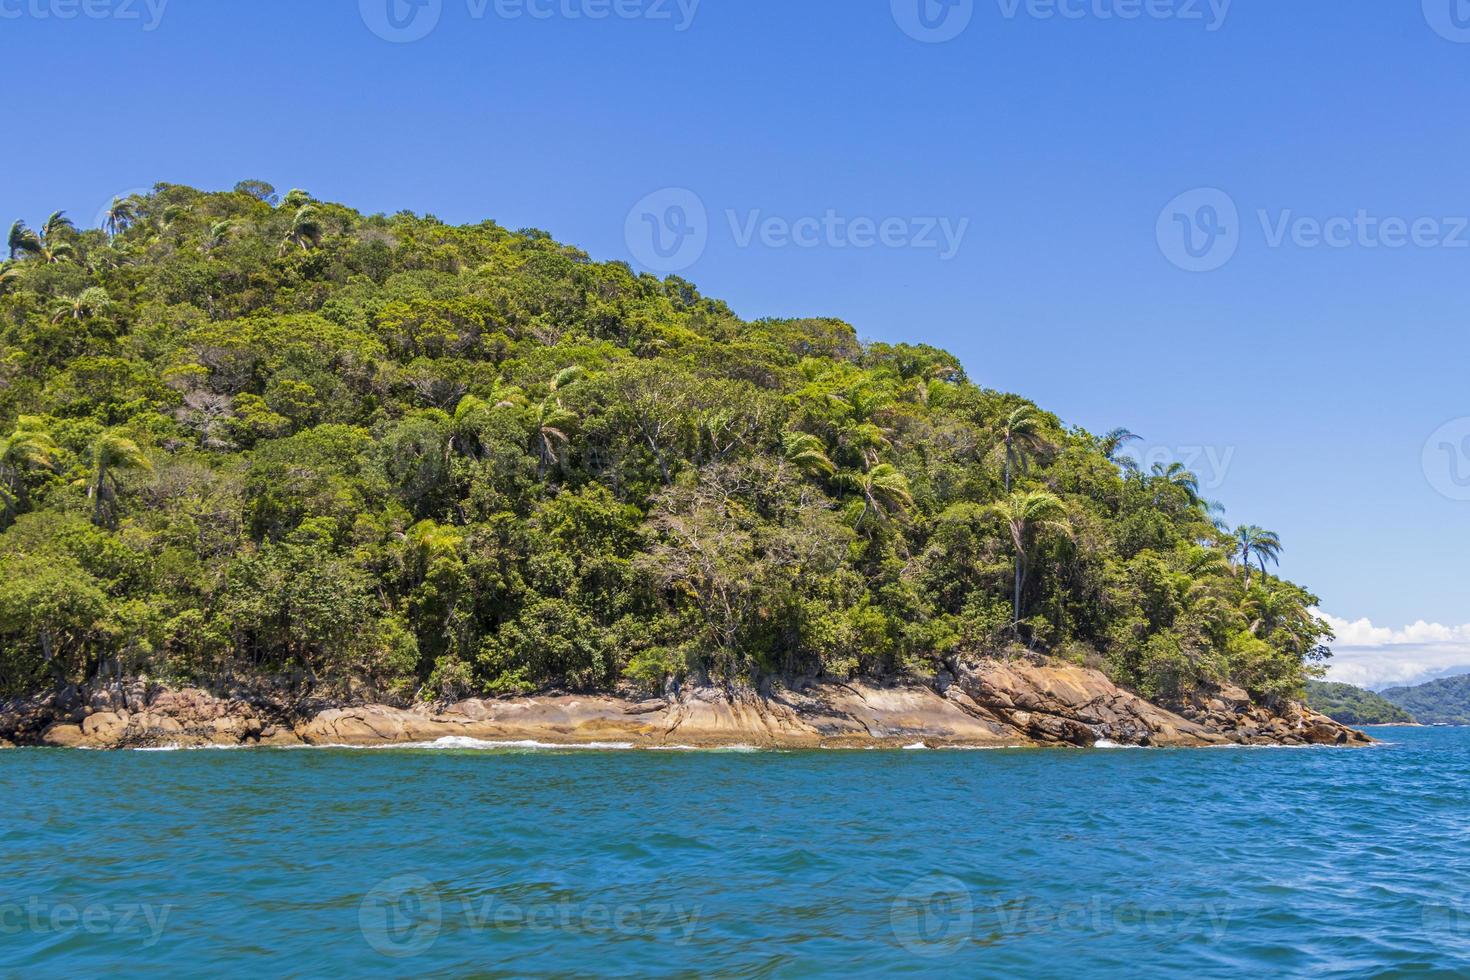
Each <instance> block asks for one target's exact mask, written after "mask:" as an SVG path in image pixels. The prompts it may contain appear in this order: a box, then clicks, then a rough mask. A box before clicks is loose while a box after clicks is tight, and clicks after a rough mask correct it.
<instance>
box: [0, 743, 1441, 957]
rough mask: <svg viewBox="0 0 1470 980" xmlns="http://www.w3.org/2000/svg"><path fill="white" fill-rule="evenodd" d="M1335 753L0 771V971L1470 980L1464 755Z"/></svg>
mask: <svg viewBox="0 0 1470 980" xmlns="http://www.w3.org/2000/svg"><path fill="white" fill-rule="evenodd" d="M1376 734H1378V735H1379V736H1380V737H1381V738H1384V739H1386V740H1387V741H1388V742H1389V744H1387V745H1384V746H1381V747H1376V748H1371V749H1365V750H1360V751H1342V750H1337V751H1334V750H1328V749H1257V750H1252V749H1207V750H1194V751H1157V752H1156V751H1145V750H1095V751H1089V752H1079V751H1040V750H1033V751H975V752H960V751H954V752H947V751H922V752H921V751H912V752H807V753H765V752H746V753H740V752H720V753H709V752H630V751H570V752H568V751H544V750H538V749H536V748H535V747H533V746H519V747H511V748H502V749H495V750H488V749H484V748H478V747H473V746H466V745H463V744H461V745H458V746H444V747H435V748H424V749H406V750H356V751H354V750H334V749H305V750H272V751H233V752H232V751H181V752H123V753H85V752H82V753H68V752H63V751H50V750H21V751H12V752H3V753H0V869H3V878H0V975H4V976H12V975H13V976H41V975H75V976H86V975H102V974H109V975H115V976H125V975H126V976H143V975H147V976H197V975H215V976H303V977H309V976H333V975H345V976H351V975H355V974H365V975H373V976H377V975H388V976H448V975H474V976H487V977H495V976H507V977H509V976H553V975H568V974H577V975H589V974H592V975H621V976H640V977H641V976H673V975H683V976H710V977H760V976H774V977H800V976H825V975H832V974H840V975H843V976H847V977H852V976H894V975H912V976H926V975H933V976H1022V977H1052V976H1087V977H1110V976H1118V977H1125V976H1126V977H1135V976H1179V975H1189V976H1192V977H1207V976H1232V975H1237V974H1241V973H1261V974H1267V975H1305V974H1311V975H1314V976H1345V977H1346V976H1351V977H1359V976H1375V975H1381V976H1404V975H1443V976H1451V975H1466V974H1470V894H1467V888H1470V730H1466V729H1422V730H1418V729H1381V730H1378V731H1377V732H1376Z"/></svg>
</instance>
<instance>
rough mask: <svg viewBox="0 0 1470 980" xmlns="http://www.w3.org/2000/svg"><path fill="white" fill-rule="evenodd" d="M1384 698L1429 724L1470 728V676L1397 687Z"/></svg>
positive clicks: (1384, 693) (1386, 692)
mask: <svg viewBox="0 0 1470 980" xmlns="http://www.w3.org/2000/svg"><path fill="white" fill-rule="evenodd" d="M1383 696H1384V697H1385V698H1386V699H1388V700H1389V701H1392V702H1393V703H1394V704H1396V705H1398V706H1399V707H1401V708H1403V709H1404V710H1405V711H1408V712H1411V713H1412V714H1413V715H1414V717H1415V718H1417V719H1419V721H1420V722H1422V723H1423V724H1425V725H1470V675H1465V676H1462V677H1445V678H1442V679H1440V680H1437V681H1430V682H1429V683H1427V684H1420V685H1418V686H1417V687H1394V688H1390V689H1389V690H1387V691H1384V692H1383Z"/></svg>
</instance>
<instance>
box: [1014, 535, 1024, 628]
mask: <svg viewBox="0 0 1470 980" xmlns="http://www.w3.org/2000/svg"><path fill="white" fill-rule="evenodd" d="M1025 581H1026V559H1025V556H1023V555H1022V554H1021V553H1020V552H1019V551H1018V552H1016V588H1015V595H1014V598H1013V600H1012V607H1013V608H1014V609H1015V614H1016V615H1015V630H1016V635H1017V636H1019V635H1020V634H1021V588H1022V586H1023V584H1024V583H1025Z"/></svg>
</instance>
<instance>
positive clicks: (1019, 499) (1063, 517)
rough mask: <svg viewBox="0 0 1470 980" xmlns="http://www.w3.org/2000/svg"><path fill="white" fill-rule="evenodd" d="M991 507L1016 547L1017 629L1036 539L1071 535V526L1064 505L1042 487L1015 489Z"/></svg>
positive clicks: (1013, 594) (1014, 608) (1015, 606)
mask: <svg viewBox="0 0 1470 980" xmlns="http://www.w3.org/2000/svg"><path fill="white" fill-rule="evenodd" d="M994 508H995V513H996V515H997V516H999V517H1000V518H1001V520H1002V521H1004V522H1005V525H1006V529H1007V530H1008V531H1009V532H1010V535H1011V544H1012V546H1013V547H1014V548H1015V553H1016V574H1015V584H1014V587H1013V590H1012V603H1013V605H1012V608H1013V610H1014V615H1015V620H1014V621H1015V624H1016V628H1017V629H1019V628H1020V623H1021V595H1022V593H1023V591H1024V590H1025V588H1026V575H1027V572H1028V571H1029V570H1030V563H1031V558H1032V555H1033V553H1034V552H1033V549H1034V544H1035V539H1036V538H1037V536H1038V535H1041V534H1056V535H1061V536H1063V537H1071V535H1072V528H1071V526H1070V525H1069V524H1068V522H1067V507H1066V505H1065V504H1063V503H1062V502H1061V500H1059V499H1058V498H1057V497H1055V496H1054V495H1052V494H1050V493H1047V492H1046V491H1044V490H1031V491H1016V492H1015V493H1012V494H1011V495H1010V496H1009V497H1007V498H1006V499H1005V500H1003V501H1000V502H999V503H997V504H995V505H994Z"/></svg>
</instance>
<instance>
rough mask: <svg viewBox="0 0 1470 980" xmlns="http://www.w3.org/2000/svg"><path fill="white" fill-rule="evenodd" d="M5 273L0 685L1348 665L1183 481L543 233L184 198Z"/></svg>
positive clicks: (943, 377) (970, 391)
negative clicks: (1055, 659)
mask: <svg viewBox="0 0 1470 980" xmlns="http://www.w3.org/2000/svg"><path fill="white" fill-rule="evenodd" d="M102 221H103V225H104V226H103V227H101V228H97V229H79V228H77V227H76V226H74V225H73V224H72V223H71V222H69V221H68V220H67V219H66V217H65V215H62V214H56V215H52V216H51V217H50V218H48V219H47V220H46V221H45V222H43V223H42V224H41V226H40V228H39V229H36V230H33V229H31V228H30V227H29V226H28V225H26V224H25V223H24V222H17V223H16V224H15V225H14V227H13V228H12V231H11V233H10V239H9V254H10V256H11V260H10V261H9V262H7V263H6V264H5V265H4V267H3V268H0V690H3V691H8V692H15V691H27V690H33V689H36V688H39V687H42V686H44V685H48V684H51V683H54V682H57V681H66V680H70V681H76V680H80V679H83V678H86V677H89V676H93V675H96V674H98V673H106V672H111V673H114V674H126V673H139V672H141V673H147V674H149V675H150V676H154V677H161V678H165V679H173V680H191V681H199V682H205V683H208V682H214V681H221V680H223V679H226V678H228V677H231V676H241V675H246V676H250V675H262V674H271V675H278V676H289V677H294V678H296V679H297V680H298V681H300V682H301V683H305V684H318V685H348V684H351V685H354V686H357V687H358V688H359V689H361V688H363V687H366V688H368V689H371V690H373V691H375V692H377V693H379V694H381V695H389V696H393V695H396V696H400V697H410V696H413V695H415V694H421V695H425V696H435V697H440V696H443V697H451V696H455V695H460V694H467V693H497V692H517V691H528V690H533V689H541V688H550V687H560V688H569V689H578V690H592V689H605V688H610V687H614V686H617V685H620V684H636V685H640V686H643V687H648V688H654V687H658V686H659V685H663V684H666V683H668V682H670V681H671V680H678V679H682V678H690V679H712V680H725V681H748V680H753V679H757V678H760V677H764V676H773V675H777V676H785V677H801V676H827V677H837V678H843V677H851V676H854V675H858V674H865V675H873V676H892V675H895V674H906V673H908V674H930V673H933V672H935V671H938V670H941V669H943V668H944V667H945V666H946V665H947V664H952V663H953V662H954V660H955V659H956V658H961V657H968V656H1007V655H1012V654H1014V653H1015V652H1016V651H1017V650H1022V651H1024V650H1028V649H1029V650H1031V651H1036V652H1041V653H1051V654H1055V655H1059V656H1065V657H1068V658H1072V659H1074V660H1078V661H1082V662H1088V663H1093V664H1095V665H1098V666H1101V667H1103V668H1105V669H1107V670H1108V671H1110V672H1111V673H1112V675H1113V676H1114V677H1116V678H1117V679H1118V680H1120V681H1121V682H1123V683H1125V684H1128V685H1132V686H1133V687H1135V688H1137V689H1140V690H1142V691H1144V692H1145V693H1147V694H1150V695H1153V696H1158V697H1174V696H1179V695H1182V694H1185V693H1188V692H1189V691H1191V690H1193V689H1194V688H1196V687H1197V686H1200V685H1208V684H1213V683H1218V682H1224V681H1233V682H1236V683H1239V684H1243V685H1245V686H1247V687H1248V688H1250V689H1251V690H1252V691H1254V692H1256V693H1257V694H1259V695H1262V696H1268V697H1269V696H1283V695H1291V694H1296V693H1299V692H1300V691H1301V689H1302V686H1303V683H1304V681H1305V680H1306V678H1307V677H1308V676H1310V675H1311V674H1312V673H1313V671H1314V670H1315V665H1316V664H1317V663H1318V662H1319V661H1320V660H1321V659H1322V657H1323V656H1324V655H1325V650H1324V649H1323V646H1322V644H1323V642H1324V641H1325V640H1326V639H1328V638H1329V636H1330V634H1329V633H1328V631H1327V628H1326V627H1325V625H1324V624H1323V623H1322V622H1321V621H1320V620H1319V619H1318V618H1317V617H1316V616H1315V615H1314V614H1313V612H1312V610H1313V608H1314V606H1315V599H1314V598H1313V597H1312V596H1311V595H1310V594H1308V593H1307V592H1305V591H1304V590H1302V589H1300V588H1298V587H1297V586H1295V585H1292V584H1290V583H1288V582H1286V581H1283V580H1281V579H1280V578H1279V577H1270V576H1267V575H1266V574H1264V573H1265V569H1266V565H1267V563H1268V562H1272V561H1275V560H1276V559H1277V557H1278V556H1279V553H1280V542H1279V541H1278V540H1276V539H1275V536H1274V535H1270V534H1269V532H1265V531H1261V530H1260V529H1259V528H1253V527H1247V528H1245V529H1242V530H1241V531H1240V532H1239V533H1238V534H1237V533H1235V532H1233V531H1230V530H1229V529H1228V528H1225V527H1224V525H1223V524H1222V523H1221V522H1220V517H1219V512H1218V507H1217V505H1214V504H1211V503H1209V502H1208V501H1205V500H1204V499H1202V497H1201V496H1200V493H1199V481H1198V480H1197V479H1196V478H1195V477H1194V476H1193V475H1192V474H1190V473H1189V472H1188V471H1187V470H1185V469H1184V468H1183V467H1182V466H1177V465H1175V466H1161V467H1159V468H1157V469H1156V470H1152V471H1149V472H1144V471H1142V469H1141V468H1140V467H1139V466H1138V465H1136V464H1134V463H1133V462H1132V460H1130V459H1129V458H1128V457H1127V456H1126V454H1125V453H1124V452H1123V450H1124V449H1125V447H1126V445H1127V444H1128V443H1129V442H1131V441H1133V440H1134V439H1136V438H1137V437H1136V436H1134V435H1133V433H1131V432H1129V431H1128V430H1126V429H1117V430H1114V431H1112V432H1109V433H1107V434H1106V435H1104V436H1100V437H1095V436H1093V435H1090V434H1089V433H1087V432H1084V431H1081V430H1079V429H1074V428H1068V427H1066V426H1064V425H1063V424H1062V423H1061V422H1060V421H1059V420H1058V419H1057V418H1056V417H1054V416H1052V415H1050V414H1048V413H1046V412H1045V411H1043V410H1042V409H1041V408H1039V407H1037V406H1035V405H1033V404H1031V403H1030V402H1028V401H1026V400H1025V399H1023V398H1020V397H1017V396H1014V395H1008V394H1003V393H1000V392H997V391H992V390H988V389H986V388H983V387H979V386H977V385H975V384H973V383H971V382H970V380H968V379H967V377H966V375H965V372H964V370H963V369H962V367H961V366H960V364H959V362H958V361H956V360H955V358H954V357H952V356H950V355H949V354H946V353H945V352H943V351H940V350H936V349H934V348H931V347H926V346H922V345H907V344H901V345H890V344H881V343H862V342H860V341H859V339H858V337H857V335H856V334H855V333H854V331H853V329H852V328H851V327H849V326H848V325H847V324H845V323H841V322H838V321H835V320H828V319H798V320H786V319H783V320H761V321H756V322H747V321H744V320H741V319H740V318H739V317H737V316H736V315H735V314H734V313H733V312H732V311H731V310H730V309H729V308H728V307H727V306H726V305H725V304H724V303H721V302H719V301H718V300H714V299H710V298H708V297H705V296H703V295H701V294H700V293H699V291H698V290H697V289H696V288H695V287H694V286H693V285H691V284H690V283H688V282H685V281H683V280H681V279H678V278H668V279H662V280H661V279H658V278H655V277H653V276H650V275H646V274H644V275H640V274H637V273H635V272H634V271H633V270H631V269H630V268H629V267H628V266H626V265H624V264H621V263H617V262H609V263H596V262H593V261H591V260H590V259H589V258H588V256H587V255H586V254H584V253H583V252H580V251H578V250H577V249H574V248H571V247H568V246H565V245H561V244H558V243H557V242H555V241H553V240H551V239H550V238H549V237H548V236H547V235H545V234H544V233H542V232H539V231H535V230H523V231H509V230H507V229H504V228H501V227H499V226H498V225H495V224H493V223H489V222H487V223H484V224H479V225H474V226H469V227H453V226H450V225H448V224H445V223H444V222H442V221H439V220H437V219H435V218H433V217H418V216H415V215H411V214H406V213H405V214H396V215H391V216H385V215H363V214H359V213H357V212H355V211H352V210H350V209H348V208H346V207H342V206H340V205H336V204H331V203H328V202H323V201H317V200H315V199H313V198H312V197H311V196H310V195H309V194H306V193H305V192H304V191H299V190H298V191H291V192H290V193H288V194H285V195H282V196H280V197H279V198H278V196H277V195H276V193H275V191H274V190H273V189H272V188H270V187H269V186H268V185H265V184H262V183H260V182H258V181H252V182H246V183H243V184H241V185H240V186H239V187H237V188H236V189H235V190H234V191H231V192H226V193H203V192H200V191H196V190H193V189H191V188H187V187H181V186H172V185H159V186H158V187H157V188H156V189H155V191H154V192H153V193H151V194H148V195H140V196H133V197H129V198H126V199H122V200H119V201H116V202H114V203H113V205H112V206H111V207H110V208H108V209H107V211H106V215H105V217H104V218H103V219H102Z"/></svg>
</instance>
